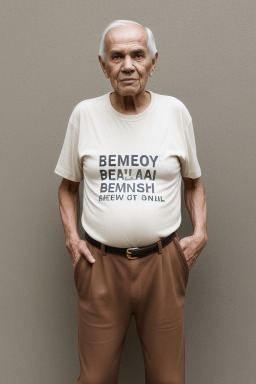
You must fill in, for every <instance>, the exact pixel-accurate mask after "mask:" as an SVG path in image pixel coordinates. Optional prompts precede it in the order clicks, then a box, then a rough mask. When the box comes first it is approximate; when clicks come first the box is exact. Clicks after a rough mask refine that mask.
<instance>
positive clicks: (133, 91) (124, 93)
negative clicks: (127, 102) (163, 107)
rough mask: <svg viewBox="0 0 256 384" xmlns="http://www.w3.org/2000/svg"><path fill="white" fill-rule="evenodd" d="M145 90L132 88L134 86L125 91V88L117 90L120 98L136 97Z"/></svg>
mask: <svg viewBox="0 0 256 384" xmlns="http://www.w3.org/2000/svg"><path fill="white" fill-rule="evenodd" d="M142 91H143V89H138V88H136V89H135V88H132V86H129V87H126V88H125V89H123V88H121V89H120V88H118V89H117V90H116V92H117V93H119V95H120V96H136V95H137V94H138V93H140V92H142Z"/></svg>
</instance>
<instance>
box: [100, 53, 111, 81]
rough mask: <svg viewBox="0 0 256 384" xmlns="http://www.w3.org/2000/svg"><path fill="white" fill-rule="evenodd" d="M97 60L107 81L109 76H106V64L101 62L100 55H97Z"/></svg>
mask: <svg viewBox="0 0 256 384" xmlns="http://www.w3.org/2000/svg"><path fill="white" fill-rule="evenodd" d="M98 59H99V62H100V66H101V69H102V71H103V73H104V75H105V77H106V78H107V79H108V78H109V76H108V73H107V70H106V64H105V63H104V61H103V60H102V57H101V56H100V55H98Z"/></svg>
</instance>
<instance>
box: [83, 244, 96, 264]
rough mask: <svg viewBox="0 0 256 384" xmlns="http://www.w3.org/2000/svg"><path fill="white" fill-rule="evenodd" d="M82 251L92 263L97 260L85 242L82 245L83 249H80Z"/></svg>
mask: <svg viewBox="0 0 256 384" xmlns="http://www.w3.org/2000/svg"><path fill="white" fill-rule="evenodd" d="M80 251H81V253H82V254H83V255H84V256H85V258H86V259H87V260H88V261H89V262H90V263H94V262H95V259H94V257H93V256H92V254H91V252H90V251H89V249H88V247H87V245H86V243H85V242H83V243H82V246H81V249H80Z"/></svg>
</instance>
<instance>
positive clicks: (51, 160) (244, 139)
mask: <svg viewBox="0 0 256 384" xmlns="http://www.w3.org/2000/svg"><path fill="white" fill-rule="evenodd" d="M1 15H2V18H1V23H0V36H1V71H0V76H1V104H0V105H1V141H0V143H1V151H0V153H1V162H0V165H1V230H0V233H1V268H0V274H1V275H0V284H1V286H0V295H1V306H0V308H1V316H0V332H1V342H0V365H1V366H0V382H1V383H3V384H14V383H19V384H46V383H47V384H51V383H54V384H75V381H76V378H77V376H78V374H79V361H78V352H77V297H76V291H75V286H74V281H73V270H72V264H71V261H70V257H69V254H68V252H67V250H66V247H65V239H64V233H63V229H62V225H61V221H60V216H59V208H58V199H57V189H58V186H59V183H60V182H61V178H60V177H58V176H57V175H55V174H54V173H53V171H54V168H55V165H56V163H57V160H58V157H59V153H60V150H61V147H62V144H63V140H64V135H65V131H66V127H67V123H68V119H69V116H70V114H71V111H72V110H73V108H74V106H75V105H76V104H77V103H78V102H80V101H82V100H85V99H87V98H92V97H95V96H99V95H102V94H104V93H106V92H108V91H110V90H111V88H110V84H109V82H108V80H106V79H105V77H104V76H103V74H102V72H101V69H100V66H99V63H98V59H97V54H98V46H99V41H100V36H101V33H102V31H103V29H104V28H105V26H106V25H107V24H108V23H110V22H111V21H113V20H115V19H132V20H135V21H137V22H140V23H142V24H143V25H145V26H149V27H150V28H151V29H152V31H153V33H154V35H155V39H156V43H157V48H158V51H159V59H158V63H157V67H156V71H155V73H154V76H153V78H152V79H150V80H149V83H148V85H147V88H148V89H151V90H152V91H154V92H157V93H160V94H166V95H172V96H174V97H176V98H178V99H180V100H181V101H182V102H183V103H184V104H185V105H186V106H187V108H188V110H189V111H190V113H191V115H192V118H193V125H194V131H195V137H196V144H197V152H198V159H199V162H200V165H201V169H202V176H201V180H202V182H203V184H204V186H205V189H206V197H207V205H208V244H207V246H206V248H205V249H204V250H203V252H202V254H201V255H200V257H199V259H198V261H197V263H196V264H195V266H194V267H193V269H192V270H191V273H190V279H189V284H188V287H187V294H186V319H185V323H186V384H198V383H203V384H241V383H245V384H254V383H255V377H256V370H255V360H256V353H255V345H256V332H255V323H256V302H255V289H256V283H255V267H256V258H255V236H256V234H255V219H256V217H255V216H256V215H255V207H254V200H255V185H256V181H255V160H256V159H255V145H256V134H255V121H256V113H255V110H256V105H255V99H256V91H255V90H256V81H255V80H256V78H255V68H256V60H255V59H256V53H255V45H256V34H255V17H256V4H255V1H248V0H244V1H232V0H227V1H224V0H215V1H209V0H205V1H200V0H190V1H184V0H179V1H166V0H158V1H152V0H143V1H138V0H137V1H135V0H130V1H129V2H128V1H124V0H114V1H111V0H110V1H99V0H98V1H97V0H88V1H86V0H74V1H67V0H44V1H42V0H41V1H40V0H23V1H13V0H8V1H7V0H6V1H1ZM182 217H183V221H182V225H181V227H180V235H181V237H183V236H186V235H189V234H191V233H192V227H191V224H190V220H189V216H188V213H187V211H186V208H185V205H184V203H183V207H182ZM80 231H81V236H83V231H82V230H81V228H80ZM119 382H120V384H128V383H131V382H132V383H134V384H141V383H144V366H143V357H142V352H141V347H140V344H139V341H138V338H137V334H136V329H135V322H134V321H131V323H130V327H129V331H128V334H127V338H126V342H125V347H124V350H123V354H122V361H121V366H120V380H119ZM88 384H89V383H88ZM156 384H157V383H156Z"/></svg>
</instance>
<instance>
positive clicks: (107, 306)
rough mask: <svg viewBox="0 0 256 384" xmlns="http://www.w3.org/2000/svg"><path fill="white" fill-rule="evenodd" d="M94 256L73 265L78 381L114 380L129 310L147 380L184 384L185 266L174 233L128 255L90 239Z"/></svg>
mask: <svg viewBox="0 0 256 384" xmlns="http://www.w3.org/2000/svg"><path fill="white" fill-rule="evenodd" d="M87 246H88V248H89V250H90V252H91V253H92V255H93V256H94V258H95V260H96V261H95V263H94V264H91V263H90V262H88V261H87V260H86V259H85V257H84V256H81V257H80V259H79V261H78V263H77V264H76V267H75V270H74V280H75V285H76V289H77V293H78V348H79V359H80V376H79V378H78V379H77V382H76V383H77V384H117V383H118V373H119V365H120V358H121V353H122V349H123V346H124V341H125V336H126V332H127V330H128V327H129V323H130V320H131V317H132V315H134V316H135V321H136V327H137V331H138V336H139V339H140V342H141V347H142V352H143V358H144V367H145V382H146V384H184V383H185V335H184V304H185V290H186V286H187V282H188V277H189V269H188V265H187V262H186V259H185V256H184V253H183V252H182V249H181V246H180V244H179V237H178V234H177V232H176V237H175V238H174V240H173V241H172V242H171V243H169V244H168V245H167V246H166V247H164V248H162V249H161V247H159V251H158V252H156V253H152V254H151V255H149V256H146V257H143V258H139V259H134V260H129V259H128V258H126V257H125V256H120V255H116V254H111V253H108V252H107V253H104V250H103V251H102V250H100V249H98V248H96V247H94V246H93V245H91V244H90V243H89V242H87Z"/></svg>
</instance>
